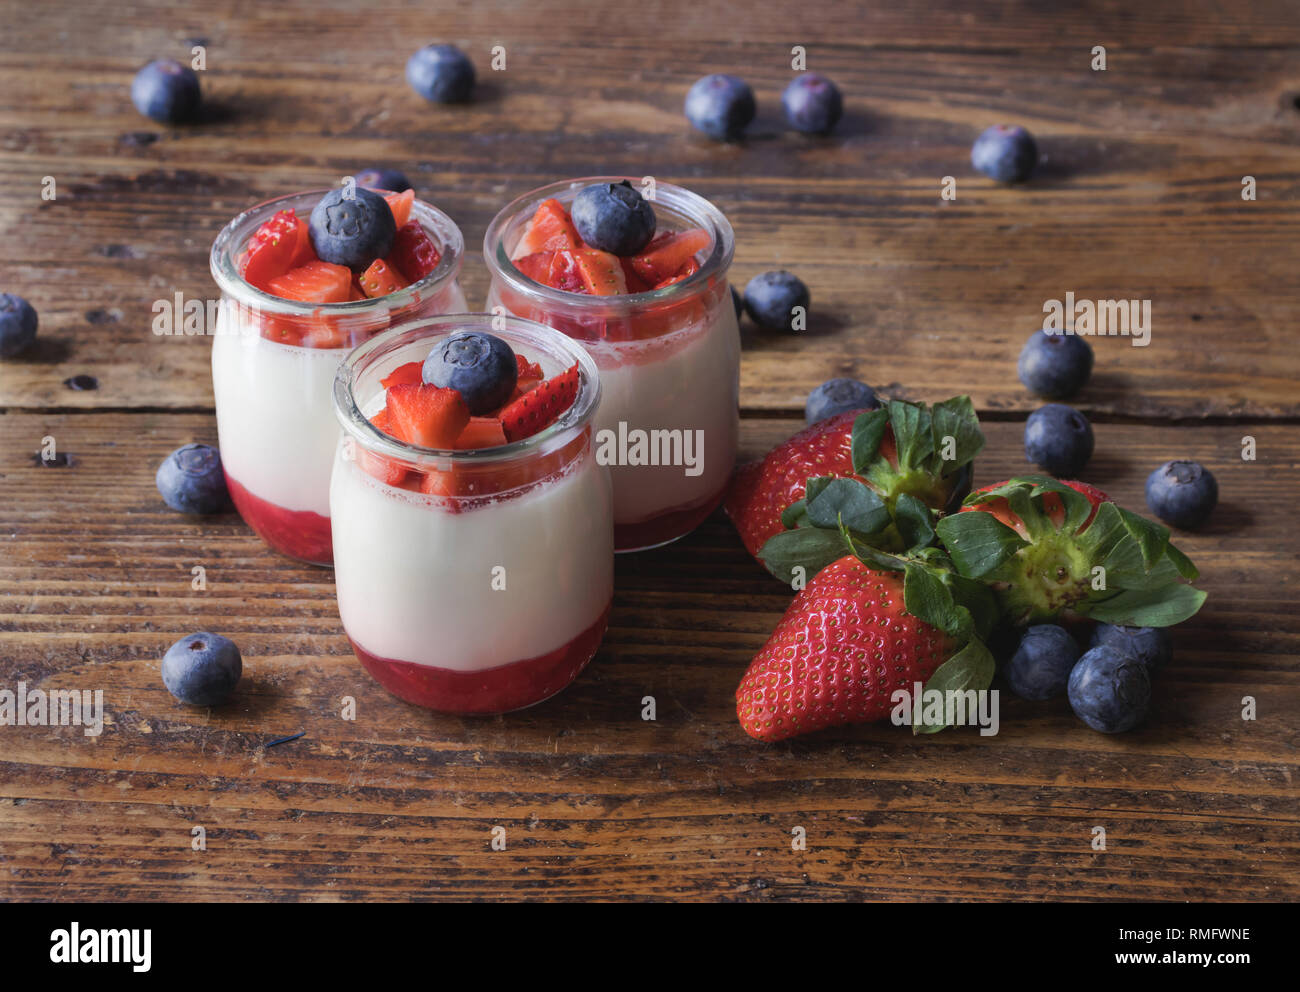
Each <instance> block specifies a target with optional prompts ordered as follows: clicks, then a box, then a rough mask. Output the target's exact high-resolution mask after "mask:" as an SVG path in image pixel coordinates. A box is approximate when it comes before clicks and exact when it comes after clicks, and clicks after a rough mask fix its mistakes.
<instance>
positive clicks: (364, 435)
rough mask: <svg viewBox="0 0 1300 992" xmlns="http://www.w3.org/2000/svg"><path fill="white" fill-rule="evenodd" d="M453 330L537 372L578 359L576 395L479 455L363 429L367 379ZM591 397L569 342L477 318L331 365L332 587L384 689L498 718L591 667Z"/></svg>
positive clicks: (607, 551)
mask: <svg viewBox="0 0 1300 992" xmlns="http://www.w3.org/2000/svg"><path fill="white" fill-rule="evenodd" d="M461 330H481V331H485V332H487V333H490V334H494V335H496V336H497V337H499V338H502V339H503V340H505V341H506V342H507V343H508V344H509V345H510V346H511V348H513V349H514V350H515V351H516V353H519V354H522V355H524V356H525V357H526V358H528V359H530V360H531V361H534V362H537V363H538V364H540V365H541V367H542V374H543V376H544V377H546V378H550V377H551V376H553V375H556V374H558V373H560V372H562V371H564V370H566V369H569V368H571V367H572V366H573V365H574V364H575V363H576V365H577V366H578V370H579V380H580V384H579V389H578V395H577V398H576V399H575V400H574V402H573V404H572V405H571V406H570V407H569V409H568V410H567V411H565V412H564V413H563V414H561V415H560V417H559V419H558V420H556V421H555V422H554V423H552V424H550V425H549V426H547V427H545V428H544V429H543V430H541V431H540V432H539V433H537V434H534V435H533V436H531V437H527V438H523V439H522V440H519V441H514V442H511V443H507V444H504V445H498V446H496V447H490V448H480V449H471V450H455V451H452V450H448V451H441V450H436V449H431V448H422V447H419V446H416V445H411V444H407V443H405V442H402V441H399V440H397V439H396V438H393V437H391V436H389V435H388V434H385V433H383V432H382V431H380V430H379V429H378V428H376V427H375V426H374V425H373V424H371V423H370V421H369V419H368V417H369V416H372V415H374V414H375V413H376V412H378V411H379V410H380V409H381V408H383V406H384V403H385V399H384V388H383V386H382V384H381V381H380V380H381V379H383V378H384V377H385V376H387V375H388V374H389V373H390V372H392V371H393V370H394V369H395V368H397V367H398V366H399V365H403V364H405V363H407V362H417V361H423V360H424V359H425V358H426V357H427V356H428V354H429V352H430V351H431V350H432V349H433V347H434V344H435V343H436V342H437V341H438V340H439V339H441V338H443V337H445V336H447V335H449V334H452V333H454V332H456V331H461ZM599 397H600V379H599V374H598V373H597V371H596V366H595V364H594V363H593V362H592V360H591V358H590V357H589V356H588V355H587V354H586V353H585V352H584V351H583V350H582V348H581V347H580V346H579V345H577V344H575V343H574V342H573V341H571V340H569V339H568V338H566V337H565V336H564V335H562V334H558V333H556V332H555V331H553V330H551V329H550V328H549V327H544V326H542V325H540V324H535V323H532V322H531V321H526V320H518V319H515V318H507V317H501V316H496V317H493V316H491V315H488V314H457V315H453V316H446V317H435V318H432V319H427V320H421V321H416V322H414V323H411V324H405V325H402V326H401V327H395V328H393V329H392V330H389V331H386V332H385V333H383V334H380V335H378V336H376V337H374V338H372V339H371V340H369V341H368V342H366V343H365V344H363V345H362V346H361V347H359V348H358V349H357V350H356V351H354V352H353V353H352V354H351V355H349V356H348V358H347V359H346V360H345V361H344V362H343V365H342V366H341V367H340V368H339V371H338V375H337V377H336V378H335V380H334V410H335V413H336V414H337V416H338V420H339V423H341V424H342V426H343V435H342V438H341V439H340V443H339V445H338V452H337V455H336V457H335V460H334V470H333V475H332V477H331V481H330V519H331V521H332V525H333V534H334V542H333V543H334V583H335V587H336V589H337V591H338V601H339V616H340V618H341V619H342V621H343V628H344V630H345V631H346V633H347V635H348V639H349V640H350V641H351V642H352V647H353V650H354V651H355V652H356V656H357V658H358V660H360V662H361V664H362V665H363V666H364V667H365V669H366V670H367V671H368V672H370V674H371V675H373V676H374V677H375V678H376V679H377V680H378V681H379V682H380V683H381V684H382V685H384V686H385V687H386V688H387V689H388V690H389V691H391V692H393V693H394V694H396V695H398V696H400V697H401V698H403V699H405V700H407V701H408V702H412V703H415V704H417V705H419V706H424V707H427V708H429V709H434V710H439V711H443V712H451V713H502V712H506V711H509V710H515V709H520V708H522V707H525V706H531V705H532V704H534V703H538V702H541V701H542V700H543V699H546V698H547V697H549V696H552V695H554V694H555V693H557V692H559V691H560V690H561V689H563V688H564V687H565V686H567V685H568V684H569V683H570V682H572V681H573V680H574V678H576V677H577V675H578V673H579V672H580V671H582V669H583V668H584V667H585V666H586V664H587V662H589V661H590V660H591V658H592V656H593V655H594V654H595V653H596V648H597V647H598V646H599V645H600V641H601V638H602V637H603V636H604V633H605V627H606V624H607V622H608V619H609V608H610V603H611V600H612V598H613V592H614V545H613V516H612V499H611V493H610V483H609V473H608V471H607V470H606V469H605V468H603V467H602V466H600V465H598V464H597V463H596V459H595V457H594V454H593V451H592V430H591V417H592V413H593V412H594V411H595V408H596V404H597V402H598V400H599Z"/></svg>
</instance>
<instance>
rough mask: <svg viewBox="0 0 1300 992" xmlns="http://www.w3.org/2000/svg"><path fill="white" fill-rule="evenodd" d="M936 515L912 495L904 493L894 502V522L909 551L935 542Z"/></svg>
mask: <svg viewBox="0 0 1300 992" xmlns="http://www.w3.org/2000/svg"><path fill="white" fill-rule="evenodd" d="M933 520H934V514H933V513H932V512H931V511H930V508H929V507H928V506H926V505H925V504H924V503H922V502H921V501H920V500H919V499H917V498H916V497H915V496H913V495H912V494H911V493H902V494H901V495H900V496H899V497H898V499H897V500H896V501H895V502H894V522H895V523H896V524H897V525H898V532H899V534H901V535H902V537H903V544H904V545H905V546H906V547H907V550H909V551H916V550H919V549H921V548H924V547H928V546H929V545H930V544H931V543H933V541H934V523H933Z"/></svg>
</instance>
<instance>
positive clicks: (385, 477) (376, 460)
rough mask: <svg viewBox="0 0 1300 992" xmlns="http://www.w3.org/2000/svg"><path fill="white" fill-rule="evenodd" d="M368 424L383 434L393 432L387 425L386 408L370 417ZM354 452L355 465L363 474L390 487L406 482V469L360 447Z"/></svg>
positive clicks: (389, 425) (390, 426)
mask: <svg viewBox="0 0 1300 992" xmlns="http://www.w3.org/2000/svg"><path fill="white" fill-rule="evenodd" d="M370 422H371V423H372V424H374V425H375V426H376V427H378V428H379V429H380V430H381V431H383V432H384V433H385V434H391V433H392V432H393V428H392V425H391V424H390V423H389V419H388V408H387V407H385V408H384V409H382V410H380V411H379V412H378V413H376V414H375V415H374V416H373V417H371V418H370ZM356 452H357V465H359V466H360V468H361V470H362V471H363V472H366V473H367V474H369V475H372V476H374V477H375V478H376V479H378V480H379V481H380V482H383V483H386V484H387V485H390V486H397V485H401V483H402V482H404V481H405V480H406V469H405V468H403V467H402V466H401V465H399V464H397V462H394V461H391V460H390V459H388V458H385V457H384V456H383V455H376V454H375V453H374V452H372V451H367V450H366V449H365V448H364V447H362V446H361V445H357V446H356Z"/></svg>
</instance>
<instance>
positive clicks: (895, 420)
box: [888, 400, 934, 472]
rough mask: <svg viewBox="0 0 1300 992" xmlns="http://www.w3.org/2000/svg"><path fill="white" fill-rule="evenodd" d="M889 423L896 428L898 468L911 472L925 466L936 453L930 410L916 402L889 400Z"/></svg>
mask: <svg viewBox="0 0 1300 992" xmlns="http://www.w3.org/2000/svg"><path fill="white" fill-rule="evenodd" d="M888 410H889V424H890V426H891V427H893V429H894V444H895V445H896V446H897V448H898V470H899V471H900V472H910V471H912V470H913V469H923V468H925V463H926V461H927V459H929V457H930V455H931V454H933V453H934V435H933V434H931V433H930V423H931V418H930V411H929V410H927V409H926V408H925V407H924V406H919V405H917V404H915V403H904V402H903V401H902V400H890V401H889V406H888Z"/></svg>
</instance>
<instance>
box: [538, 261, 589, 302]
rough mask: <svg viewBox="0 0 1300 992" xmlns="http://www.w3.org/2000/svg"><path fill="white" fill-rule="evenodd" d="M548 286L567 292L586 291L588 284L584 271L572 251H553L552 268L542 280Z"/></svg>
mask: <svg viewBox="0 0 1300 992" xmlns="http://www.w3.org/2000/svg"><path fill="white" fill-rule="evenodd" d="M542 281H543V282H544V283H546V285H548V286H554V287H555V288H556V289H562V290H564V291H565V292H566V293H585V292H586V291H587V284H586V283H585V282H583V279H582V273H581V272H579V271H578V260H577V259H576V258H574V257H573V252H571V251H557V252H552V253H551V268H550V270H549V271H548V272H547V273H546V278H545V279H543V280H542Z"/></svg>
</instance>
